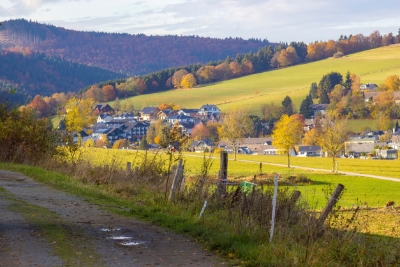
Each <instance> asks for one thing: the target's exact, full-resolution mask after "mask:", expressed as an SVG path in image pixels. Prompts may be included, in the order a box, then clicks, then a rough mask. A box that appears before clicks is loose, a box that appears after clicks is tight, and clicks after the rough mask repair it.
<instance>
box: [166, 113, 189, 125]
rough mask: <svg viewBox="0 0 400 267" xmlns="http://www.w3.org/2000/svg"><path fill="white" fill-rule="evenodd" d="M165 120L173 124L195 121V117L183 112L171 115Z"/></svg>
mask: <svg viewBox="0 0 400 267" xmlns="http://www.w3.org/2000/svg"><path fill="white" fill-rule="evenodd" d="M165 120H166V121H167V122H169V123H171V124H174V123H175V122H179V123H188V122H192V123H193V122H195V118H193V117H190V116H186V115H183V114H179V115H174V116H170V117H167V118H166V119H165Z"/></svg>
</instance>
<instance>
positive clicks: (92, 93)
mask: <svg viewBox="0 0 400 267" xmlns="http://www.w3.org/2000/svg"><path fill="white" fill-rule="evenodd" d="M85 98H91V99H93V100H94V101H95V102H102V101H103V100H104V95H103V90H102V89H100V88H99V87H98V86H96V85H94V86H92V87H90V88H89V89H88V90H87V91H86V92H85Z"/></svg>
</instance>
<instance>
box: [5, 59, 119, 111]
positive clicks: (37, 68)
mask: <svg viewBox="0 0 400 267" xmlns="http://www.w3.org/2000/svg"><path fill="white" fill-rule="evenodd" d="M122 77H125V76H124V75H122V74H119V73H115V72H111V71H109V70H105V69H101V68H98V67H90V66H86V65H83V64H79V63H74V62H71V61H67V60H64V59H62V58H60V57H55V56H47V55H45V54H44V53H32V52H29V51H24V53H21V52H11V51H1V52H0V90H1V89H5V87H10V86H12V85H17V89H18V90H17V95H14V96H13V100H14V101H16V102H19V103H24V102H26V101H29V100H31V99H32V98H33V97H34V96H35V95H37V94H40V95H43V96H46V95H51V94H54V93H57V92H78V91H79V90H81V89H82V88H83V87H85V86H88V85H90V84H93V83H98V82H101V81H106V80H110V79H117V78H122Z"/></svg>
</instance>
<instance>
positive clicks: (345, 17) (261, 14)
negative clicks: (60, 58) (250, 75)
mask: <svg viewBox="0 0 400 267" xmlns="http://www.w3.org/2000/svg"><path fill="white" fill-rule="evenodd" d="M399 11H400V1H399V0H381V1H376V0H374V1H372V0H147V1H141V0H0V21H4V20H9V19H16V18H25V19H28V20H29V19H32V20H35V21H38V22H40V23H49V24H52V25H55V26H61V27H65V28H67V29H74V30H82V31H104V32H120V33H131V34H137V33H144V34H147V35H150V34H153V35H168V34H177V35H181V34H182V35H199V36H205V37H217V38H225V37H242V38H245V39H248V38H261V39H264V38H267V39H268V40H269V41H271V42H279V41H283V42H290V41H304V42H307V43H309V42H313V41H316V40H328V39H335V40H336V39H338V37H339V36H340V35H341V34H343V35H349V34H357V33H363V34H365V35H367V34H370V33H371V32H372V31H374V30H379V31H380V32H381V33H382V34H386V33H389V32H393V33H394V34H396V35H397V33H398V29H399V27H400V12H399Z"/></svg>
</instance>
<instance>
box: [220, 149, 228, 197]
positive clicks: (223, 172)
mask: <svg viewBox="0 0 400 267" xmlns="http://www.w3.org/2000/svg"><path fill="white" fill-rule="evenodd" d="M218 176H219V177H218V189H219V192H220V193H221V194H224V193H225V192H226V183H227V182H228V152H226V151H221V152H220V165H219V175H218Z"/></svg>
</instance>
